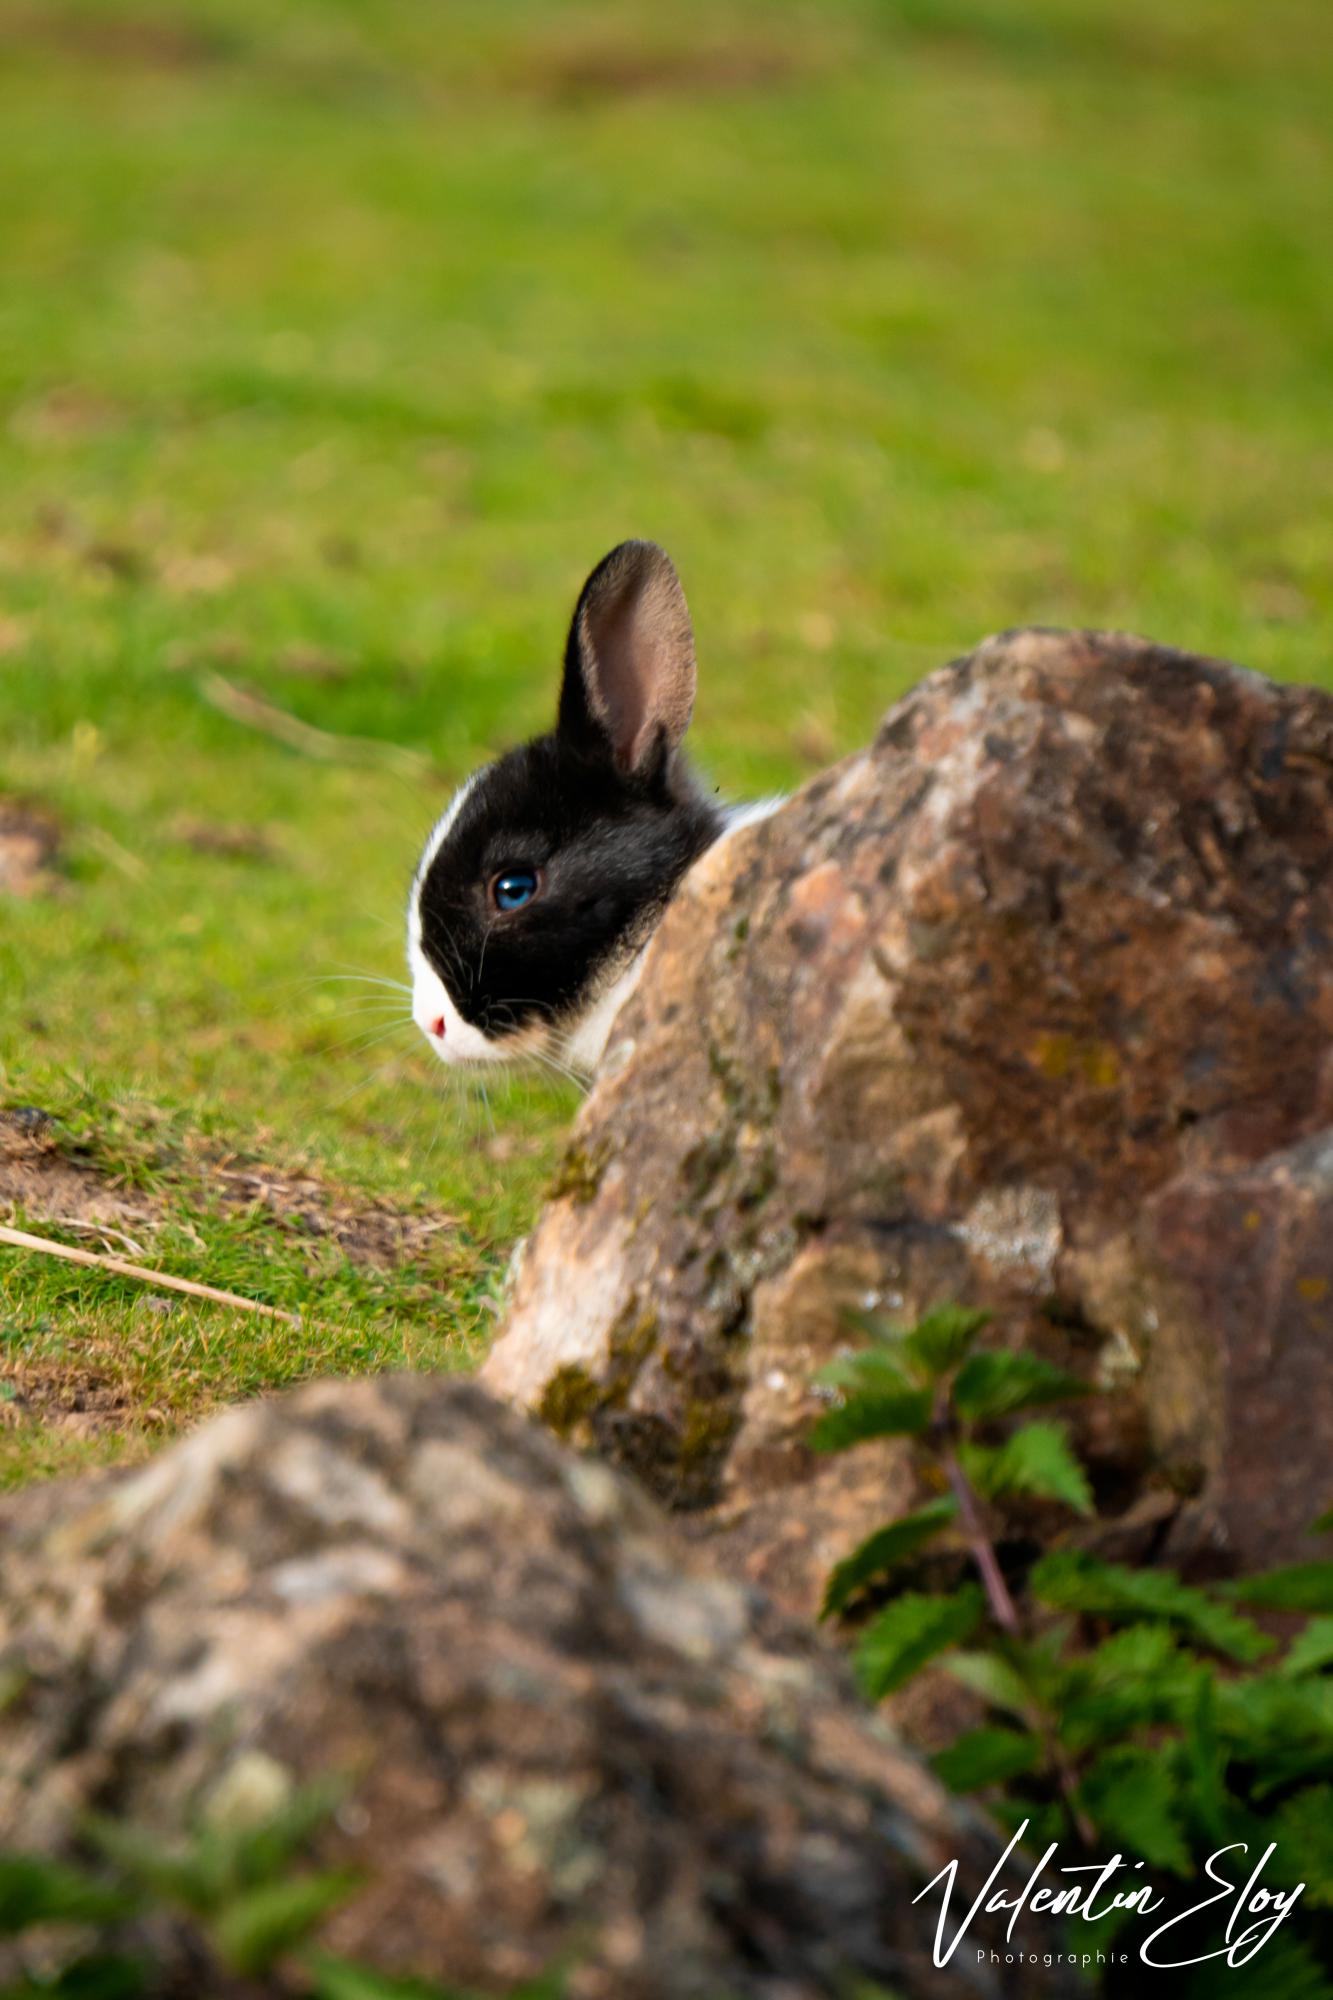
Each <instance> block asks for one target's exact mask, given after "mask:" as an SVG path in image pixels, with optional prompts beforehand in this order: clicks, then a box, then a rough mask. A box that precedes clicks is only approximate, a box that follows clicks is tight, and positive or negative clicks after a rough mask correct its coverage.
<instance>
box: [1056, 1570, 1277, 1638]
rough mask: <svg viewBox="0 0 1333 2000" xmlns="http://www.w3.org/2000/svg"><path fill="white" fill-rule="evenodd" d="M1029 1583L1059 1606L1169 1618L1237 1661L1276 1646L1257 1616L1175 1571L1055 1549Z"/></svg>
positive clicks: (1107, 1614)
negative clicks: (1130, 1565)
mask: <svg viewBox="0 0 1333 2000" xmlns="http://www.w3.org/2000/svg"><path fill="white" fill-rule="evenodd" d="M1028 1587H1029V1589H1030V1590H1031V1591H1032V1594H1033V1595H1034V1597H1036V1598H1038V1599H1039V1600H1040V1602H1041V1603H1043V1604H1049V1605H1051V1606H1052V1607H1053V1608H1054V1609H1055V1610H1057V1611H1082V1612H1085V1613H1092V1614H1094V1615H1096V1616H1099V1617H1104V1618H1145V1617H1146V1618H1154V1619H1166V1620H1168V1621H1169V1622H1170V1623H1171V1624H1173V1625H1178V1626H1180V1627H1182V1628H1183V1629H1184V1630H1186V1631H1188V1632H1190V1633H1191V1634H1192V1635H1193V1636H1194V1638H1195V1639H1196V1640H1198V1641H1200V1642H1201V1643H1202V1644H1204V1645H1206V1646H1208V1647H1210V1648H1211V1649H1212V1650H1213V1651H1214V1652H1217V1653H1222V1654H1224V1655H1225V1656H1226V1657H1227V1658H1228V1659H1232V1660H1241V1661H1245V1662H1250V1661H1253V1660H1257V1659H1260V1658H1262V1656H1263V1655H1264V1654H1265V1653H1268V1652H1271V1651H1272V1648H1273V1641H1272V1640H1271V1639H1269V1638H1268V1637H1267V1635H1266V1634H1265V1633H1263V1632H1261V1631H1260V1630H1259V1628H1258V1626H1257V1625H1255V1624H1253V1623H1252V1622H1251V1620H1249V1619H1248V1618H1242V1617H1240V1616H1239V1615H1238V1614H1237V1613H1236V1612H1234V1611H1232V1610H1231V1609H1230V1607H1229V1606H1228V1605H1225V1604H1219V1603H1217V1602H1216V1601H1215V1600H1214V1599H1213V1598H1211V1597H1208V1596H1206V1595H1205V1594H1204V1592H1203V1591H1201V1590H1195V1589H1193V1588H1191V1586H1190V1585H1188V1584H1184V1583H1182V1582H1181V1581H1180V1578H1179V1577H1178V1576H1176V1575H1175V1574H1174V1572H1173V1571H1171V1570H1164V1569H1130V1568H1128V1567H1127V1566H1126V1565H1125V1564H1123V1563H1108V1562H1103V1561H1101V1559H1100V1558H1099V1557H1097V1556H1092V1555H1088V1554H1087V1553H1085V1552H1084V1551H1082V1550H1072V1549H1071V1550H1055V1551H1053V1552H1052V1553H1051V1554H1049V1555H1045V1556H1043V1557H1042V1558H1041V1559H1040V1561H1039V1562H1037V1563H1036V1564H1035V1565H1034V1566H1033V1569H1032V1572H1031V1575H1030V1576H1029V1578H1028Z"/></svg>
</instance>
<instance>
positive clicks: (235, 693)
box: [199, 674, 431, 778]
mask: <svg viewBox="0 0 1333 2000" xmlns="http://www.w3.org/2000/svg"><path fill="white" fill-rule="evenodd" d="M199 692H200V693H201V694H202V695H203V697H204V700H205V701H206V702H208V704H209V706H210V707H212V708H216V709H218V710H220V711H221V713H222V714H223V715H228V716H230V717H231V719H232V721H233V722H240V723H243V724H244V725H245V727H246V728H247V729H257V730H259V731H260V732H261V733H262V734H263V735H265V736H272V737H274V738H275V739H276V740H277V741H278V742H279V743H285V744H286V745H287V747H288V748H289V749H291V750H299V751H300V753H301V755H302V756H303V757H314V758H317V759H318V761H319V762H320V763H322V764H382V765H384V766H385V767H386V769H388V770H390V771H398V772H400V773H401V774H402V775H403V776H404V777H408V778H418V777H422V776H424V775H425V774H426V773H428V772H429V770H430V767H431V766H430V759H429V757H426V756H424V755H423V754H422V752H421V751H419V750H405V749H404V748H403V746H402V745H401V744H400V743H382V742H381V741H380V740H379V738H378V737H376V736H334V735H333V734H332V733H331V732H330V731H329V730H327V729H316V728H315V726H314V724H313V723H310V722H302V720H301V718H300V717H299V716H298V715H289V714H288V713H287V710H286V709H285V708H275V707H274V706H273V704H272V702H269V701H264V700H262V699H261V698H260V696H259V695H257V694H251V692H250V690H249V689H248V688H240V687H237V686H236V685H235V683H234V682H232V681H228V680H224V679H223V677H222V675H221V674H205V675H204V676H203V678H202V679H201V680H200V682H199Z"/></svg>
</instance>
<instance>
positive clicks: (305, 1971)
mask: <svg viewBox="0 0 1333 2000" xmlns="http://www.w3.org/2000/svg"><path fill="white" fill-rule="evenodd" d="M341 1792H342V1787H341V1785H332V1784H328V1785H314V1786H310V1787H308V1788H306V1789H305V1790H304V1791H301V1792H298V1793H297V1794H296V1795H295V1796H294V1797H293V1798H292V1799H291V1801H290V1802H289V1803H288V1804H287V1805H286V1806H285V1807H283V1808H282V1809H281V1810H279V1811H278V1812H276V1813H274V1814H272V1815H270V1816H267V1817H265V1818H264V1819H263V1820H262V1821H260V1822H259V1823H258V1824H250V1825H246V1826H240V1827H235V1828H227V1827H222V1826H218V1825H207V1826H204V1827H202V1828H199V1829H196V1830H195V1831H194V1832H193V1833H192V1834H191V1835H190V1836H189V1837H188V1838H185V1839H181V1840H168V1839H165V1838H164V1837H163V1836H162V1835H161V1834H159V1833H157V1832H155V1831H149V1830H148V1829H146V1828H143V1827H140V1826H136V1825H127V1824H125V1823H124V1822H114V1821H110V1820H106V1819H93V1820H90V1821H89V1822H88V1823H87V1827H86V1833H87V1839H88V1842H89V1844H90V1845H91V1846H92V1847H94V1848H96V1849H97V1850H98V1852H99V1854H100V1856H101V1860H102V1869H101V1872H100V1873H93V1872H92V1871H91V1870H86V1869H84V1868H76V1867H71V1866H69V1865H67V1864H66V1863H63V1862H58V1861H53V1860H50V1859H48V1858H46V1857H45V1856H40V1855H29V1854H16V1853H0V1940H3V1939H8V1940H10V1941H11V1943H13V1944H15V1945H16V1946H18V1947H19V1952H20V1957H21V1953H22V1946H23V1943H24V1942H25V1941H26V1940H28V1939H30V1938H31V1937H32V1936H33V1934H36V1933H40V1934H43V1935H46V1934H48V1933H51V1932H53V1931H54V1932H55V1934H56V1936H57V1938H60V1937H63V1936H64V1935H66V1934H67V1933H69V1932H70V1931H71V1930H73V1931H74V1933H75V1934H76V1936H77V1937H78V1938H79V1940H80V1941H79V1943H77V1944H76V1945H75V1946H73V1947H72V1948H71V1950H70V1952H69V1954H68V1956H67V1957H66V1958H65V1959H64V1962H63V1963H60V1964H59V1965H58V1966H57V1969H56V1970H54V1971H52V1970H50V1969H49V1967H48V1966H47V1964H46V1959H47V1958H49V1956H50V1954H49V1953H48V1954H46V1955H44V1960H43V1969H42V1970H41V1971H40V1973H39V1972H37V1971H35V1970H34V1971H27V1970H24V1971H21V1972H20V1973H19V1975H18V1977H17V1978H16V1979H14V1980H11V1982H10V1984H9V1985H8V1986H5V1987H3V1988H0V2000H39V1996H44V2000H149V1996H151V1994H152V1993H153V1992H154V1991H155V1990H156V1980H155V1976H154V1970H155V1969H154V1967H153V1965H152V1964H151V1962H150V1961H149V1960H148V1959H147V1958H145V1957H144V1956H143V1955H142V1953H138V1954H132V1953H129V1952H126V1951H123V1950H121V1949H120V1948H119V1946H118V1942H117V1939H118V1934H119V1932H120V1929H121V1927H122V1926H125V1925H126V1924H127V1923H128V1922H129V1921H130V1920H131V1919H133V1918H135V1917H138V1918H145V1917H149V1916H152V1915H154V1914H159V1915H160V1914H169V1915H171V1916H172V1917H174V1918H175V1919H177V1920H178V1921H179V1920H184V1922H185V1923H186V1924H187V1925H188V1927H189V1928H190V1930H191V1931H193V1932H195V1933H196V1934H197V1940H198V1948H199V1951H200V1954H201V1956H204V1957H206V1958H207V1959H209V1960H211V1961H213V1962H215V1963H216V1964H217V1965H219V1966H220V1967H221V1968H222V1969H223V1970H224V1971H226V1972H229V1973H232V1974H236V1975H239V1976H240V1977H242V1978H247V1979H258V1978H262V1977H264V1976H265V1975H271V1974H274V1973H275V1972H277V1971H278V1970H279V1969H281V1970H282V1971H283V1972H284V1973H287V1972H290V1974H291V1977H290V1978H289V1979H288V1978H284V1979H283V1983H282V1985H281V1988H280V1989H277V1988H275V1990H281V1991H283V1992H292V1993H301V1994H303V1995H307V1996H309V2000H477V1996H476V1995H474V1994H471V1993H469V1992H467V1991H465V1990H464V1989H463V1988H461V1987H456V1986H441V1985H439V1984H438V1983H435V1982H433V1981H430V1980H420V1979H403V1978H395V1977H392V1976H390V1975H388V1974H386V1973H382V1972H378V1971H376V1970H375V1968H374V1967H372V1966H368V1965H362V1964H359V1963H357V1962H355V1961H354V1960H351V1959H345V1958H337V1957H332V1956H330V1955H328V1954H327V1953H323V1952H319V1951H317V1950H315V1949H314V1948H313V1946H312V1943H311V1940H312V1938H313V1937H314V1935H315V1934H316V1932H317V1931H318V1929H319V1927H320V1925H321V1924H322V1923H323V1921H324V1919H325V1918H327V1917H328V1916H329V1915H330V1914H331V1913H332V1912H333V1911H334V1910H335V1909H337V1908H338V1907H339V1906H340V1905H341V1904H342V1903H343V1902H345V1901H346V1899H347V1897H348V1896H349V1895H350V1894H351V1892H352V1891H353V1889H355V1888H356V1886H357V1884H358V1881H359V1877H357V1876H356V1875H354V1874H352V1873H350V1872H349V1871H346V1870H337V1871H323V1872H316V1871H313V1870H310V1869H308V1868H306V1867H304V1866H303V1865H302V1862H301V1852H302V1850H303V1849H304V1848H305V1847H306V1845H307V1844H308V1842H309V1840H310V1838H311V1836H312V1835H313V1834H314V1833H315V1832H316V1831H317V1830H318V1828H319V1827H320V1825H321V1824H322V1823H323V1822H324V1820H325V1819H326V1818H327V1816H328V1814H329V1812H330V1810H331V1809H332V1807H333V1806H334V1804H336V1802H337V1799H338V1798H339V1797H340V1796H341ZM90 1932H91V1933H92V1934H93V1935H94V1936H95V1937H96V1940H97V1941H96V1943H95V1944H94V1945H93V1947H92V1948H91V1949H88V1948H85V1947H86V1940H87V1935H88V1933H90ZM565 1980H566V1975H565V1972H564V1970H563V1968H560V1967H556V1968H553V1969H551V1970H549V1971H547V1972H545V1973H543V1974H542V1975H541V1976H539V1977H538V1978H537V1979H535V1980H531V1981H529V1982H528V1983H526V1984H525V1985H522V1986H519V1987H516V1988H514V1989H513V1993H512V1996H511V2000H561V1996H562V1995H563V1993H564V1988H565Z"/></svg>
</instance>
